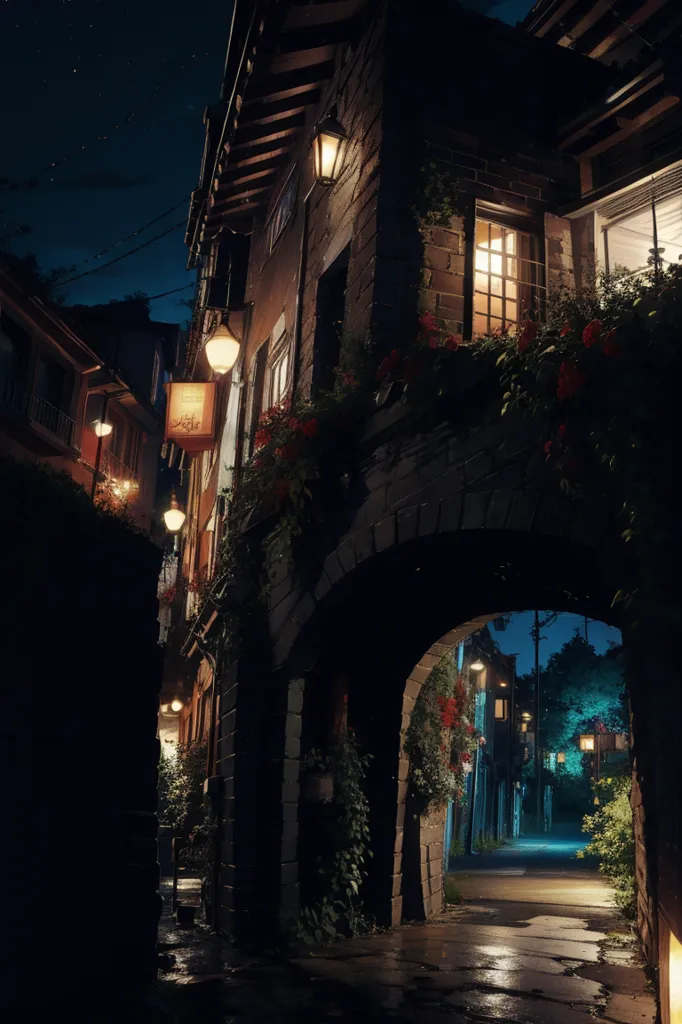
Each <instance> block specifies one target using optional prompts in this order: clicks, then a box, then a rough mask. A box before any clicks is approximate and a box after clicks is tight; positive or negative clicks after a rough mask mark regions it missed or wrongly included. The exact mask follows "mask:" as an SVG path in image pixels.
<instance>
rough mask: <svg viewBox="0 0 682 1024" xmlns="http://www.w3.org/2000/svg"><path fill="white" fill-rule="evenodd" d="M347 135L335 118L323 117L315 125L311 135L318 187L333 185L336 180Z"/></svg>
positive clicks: (346, 142)
mask: <svg viewBox="0 0 682 1024" xmlns="http://www.w3.org/2000/svg"><path fill="white" fill-rule="evenodd" d="M347 144H348V135H347V133H346V130H345V128H344V127H343V125H341V124H339V122H338V121H337V120H336V118H335V117H333V116H331V115H330V116H329V117H325V118H324V120H322V121H320V123H319V124H317V125H315V132H314V135H313V166H314V168H315V180H316V181H317V183H318V184H319V185H334V184H335V183H336V181H337V180H338V177H339V174H340V171H341V167H342V164H343V156H344V153H345V151H346V146H347Z"/></svg>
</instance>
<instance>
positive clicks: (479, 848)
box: [474, 836, 504, 853]
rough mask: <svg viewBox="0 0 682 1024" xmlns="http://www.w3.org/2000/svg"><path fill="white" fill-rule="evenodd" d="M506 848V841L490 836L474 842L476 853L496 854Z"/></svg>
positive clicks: (479, 838)
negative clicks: (496, 851) (502, 847)
mask: <svg viewBox="0 0 682 1024" xmlns="http://www.w3.org/2000/svg"><path fill="white" fill-rule="evenodd" d="M501 846H504V839H491V838H490V837H489V836H479V837H478V839H476V840H475V841H474V852H475V853H494V852H495V850H499V848H500V847H501Z"/></svg>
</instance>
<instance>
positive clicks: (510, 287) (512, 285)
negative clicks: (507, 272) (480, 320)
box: [505, 278, 516, 299]
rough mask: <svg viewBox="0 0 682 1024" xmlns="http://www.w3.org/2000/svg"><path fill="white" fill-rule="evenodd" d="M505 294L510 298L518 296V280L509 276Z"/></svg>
mask: <svg viewBox="0 0 682 1024" xmlns="http://www.w3.org/2000/svg"><path fill="white" fill-rule="evenodd" d="M505 295H506V296H507V298H508V299H515V298H516V282H515V281H510V280H509V278H507V281H506V282H505Z"/></svg>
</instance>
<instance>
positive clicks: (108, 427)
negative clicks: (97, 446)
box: [92, 420, 114, 437]
mask: <svg viewBox="0 0 682 1024" xmlns="http://www.w3.org/2000/svg"><path fill="white" fill-rule="evenodd" d="M92 426H93V429H94V431H95V433H96V434H97V436H98V437H108V436H109V434H110V433H111V431H112V430H113V429H114V428H113V426H112V424H111V423H107V422H106V420H95V422H94V423H93V424H92Z"/></svg>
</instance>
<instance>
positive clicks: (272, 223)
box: [266, 172, 298, 253]
mask: <svg viewBox="0 0 682 1024" xmlns="http://www.w3.org/2000/svg"><path fill="white" fill-rule="evenodd" d="M297 193H298V175H297V174H296V173H295V172H294V173H293V174H291V176H290V177H289V180H288V181H287V183H286V184H285V186H284V188H283V189H282V192H281V193H280V196H279V199H278V200H277V202H276V203H275V206H274V208H273V211H272V214H271V216H270V219H269V220H268V223H267V227H266V231H267V251H268V253H271V252H272V250H273V249H274V248H275V246H276V245H277V242H278V240H279V238H280V236H281V234H282V232H283V231H284V229H285V227H286V226H287V224H288V223H289V219H290V218H291V215H292V213H293V212H294V206H295V205H296V195H297Z"/></svg>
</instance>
